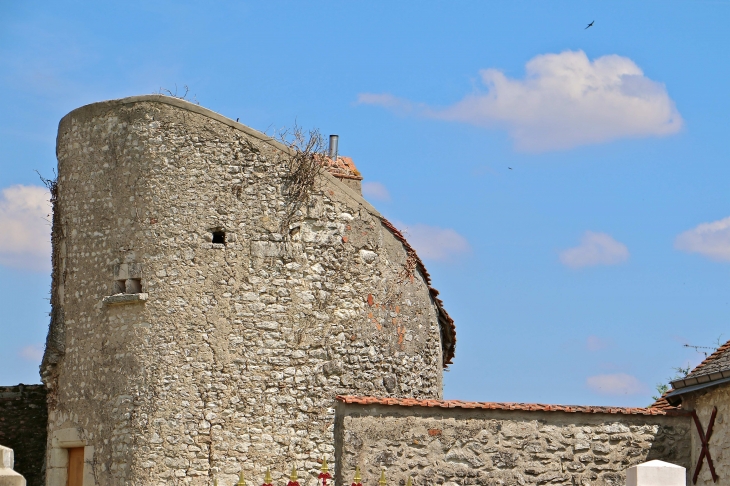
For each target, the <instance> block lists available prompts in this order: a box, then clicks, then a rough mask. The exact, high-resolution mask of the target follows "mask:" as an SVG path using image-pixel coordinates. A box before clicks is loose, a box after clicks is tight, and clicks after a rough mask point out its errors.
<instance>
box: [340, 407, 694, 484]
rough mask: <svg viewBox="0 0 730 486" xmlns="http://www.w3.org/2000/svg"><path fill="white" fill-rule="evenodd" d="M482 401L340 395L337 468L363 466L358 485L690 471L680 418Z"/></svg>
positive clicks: (611, 478)
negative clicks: (383, 475) (654, 468)
mask: <svg viewBox="0 0 730 486" xmlns="http://www.w3.org/2000/svg"><path fill="white" fill-rule="evenodd" d="M479 405H480V404H473V403H472V404H469V403H463V402H461V403H460V402H455V401H454V402H440V403H438V402H436V403H429V401H415V400H412V401H398V400H388V399H379V400H370V399H361V398H357V397H342V398H341V403H340V404H339V410H338V424H337V440H336V444H337V453H336V454H337V455H338V457H339V458H340V459H339V460H340V469H341V470H343V471H352V470H354V469H355V466H357V465H360V466H361V467H362V468H363V484H375V483H376V482H377V478H378V476H379V474H380V468H381V467H383V466H386V467H387V468H388V474H389V477H390V479H391V481H393V484H405V481H406V480H407V478H408V477H409V476H411V477H412V478H413V481H414V483H415V484H418V485H424V486H436V485H448V486H457V485H485V486H486V485H490V486H491V485H526V484H564V485H606V486H624V485H625V484H626V482H625V481H626V470H627V469H628V468H629V467H631V466H635V465H637V464H639V463H642V462H645V461H648V460H652V459H661V460H663V461H667V462H670V463H673V464H677V465H680V466H682V467H685V468H689V455H690V432H691V430H690V426H691V422H690V420H689V417H687V416H686V414H680V413H676V414H672V413H669V414H664V413H661V412H660V413H657V414H651V413H647V409H621V408H618V409H611V408H609V407H576V409H574V410H573V411H568V412H566V411H560V407H553V409H552V410H550V409H549V407H520V406H516V404H488V405H487V404H483V405H484V406H483V407H480V406H479ZM541 408H542V409H541ZM563 409H569V408H568V407H564V408H563ZM342 479H343V481H342V483H346V482H347V479H349V478H342Z"/></svg>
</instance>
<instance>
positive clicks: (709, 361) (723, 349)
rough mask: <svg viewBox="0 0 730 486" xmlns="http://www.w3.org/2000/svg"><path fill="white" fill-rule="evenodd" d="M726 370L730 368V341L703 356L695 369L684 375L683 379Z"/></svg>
mask: <svg viewBox="0 0 730 486" xmlns="http://www.w3.org/2000/svg"><path fill="white" fill-rule="evenodd" d="M727 370H730V341H728V342H726V343H725V344H723V345H722V346H720V347H719V348H717V349H716V350H715V352H714V353H712V354H711V355H709V356H708V357H707V358H705V360H704V361H702V363H700V364H698V365H697V366H696V367H695V369H693V370H692V371H690V373H689V374H688V375H687V376H685V379H687V378H696V377H698V376H702V375H709V374H711V373H715V372H717V371H727Z"/></svg>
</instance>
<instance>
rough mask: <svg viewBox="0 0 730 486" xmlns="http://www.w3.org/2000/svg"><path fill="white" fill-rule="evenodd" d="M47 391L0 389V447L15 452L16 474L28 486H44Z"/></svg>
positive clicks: (23, 387)
mask: <svg viewBox="0 0 730 486" xmlns="http://www.w3.org/2000/svg"><path fill="white" fill-rule="evenodd" d="M47 422H48V413H47V410H46V390H45V388H44V387H43V385H18V386H2V387H0V445H2V446H5V447H9V448H11V449H13V450H14V451H15V467H14V469H15V471H17V472H18V473H20V474H22V475H23V476H25V479H26V481H27V482H28V486H41V485H42V484H44V479H45V478H44V475H45V469H46V468H45V456H46V454H45V453H46V423H47Z"/></svg>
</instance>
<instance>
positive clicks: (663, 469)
mask: <svg viewBox="0 0 730 486" xmlns="http://www.w3.org/2000/svg"><path fill="white" fill-rule="evenodd" d="M626 486H687V472H686V469H685V468H683V467H682V466H677V465H675V464H670V463H668V462H664V461H656V460H654V461H649V462H644V463H642V464H638V465H636V466H632V467H630V468H629V470H628V471H626Z"/></svg>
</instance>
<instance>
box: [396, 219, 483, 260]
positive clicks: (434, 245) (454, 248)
mask: <svg viewBox="0 0 730 486" xmlns="http://www.w3.org/2000/svg"><path fill="white" fill-rule="evenodd" d="M398 227H399V228H403V229H402V231H403V233H404V234H405V235H406V237H407V238H408V243H410V244H411V245H412V246H413V248H415V249H416V252H417V253H418V256H420V257H421V258H423V259H424V260H449V259H451V258H454V257H457V256H459V255H463V254H465V253H468V252H469V251H471V247H470V246H469V242H468V241H466V238H464V237H463V236H461V235H460V234H459V233H457V232H456V231H454V230H452V229H450V228H438V227H436V226H427V225H425V224H414V225H410V226H406V225H402V224H400V225H399V226H398Z"/></svg>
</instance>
